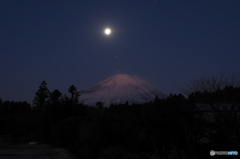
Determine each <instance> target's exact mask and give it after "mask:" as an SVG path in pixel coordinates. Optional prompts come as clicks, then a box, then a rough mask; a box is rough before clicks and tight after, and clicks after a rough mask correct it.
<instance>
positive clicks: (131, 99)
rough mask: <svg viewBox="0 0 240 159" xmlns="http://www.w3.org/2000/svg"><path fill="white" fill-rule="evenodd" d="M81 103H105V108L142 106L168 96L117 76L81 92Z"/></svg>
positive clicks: (127, 76) (137, 82)
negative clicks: (127, 105)
mask: <svg viewBox="0 0 240 159" xmlns="http://www.w3.org/2000/svg"><path fill="white" fill-rule="evenodd" d="M80 93H81V96H80V102H82V103H84V104H86V105H90V106H95V104H96V102H99V101H101V102H103V103H104V106H109V105H110V104H111V103H114V104H119V103H122V104H123V103H125V102H126V101H128V103H129V104H133V103H136V104H140V103H145V102H149V101H153V100H154V98H155V97H156V95H157V96H158V97H159V98H164V97H167V96H168V94H167V93H165V92H163V91H161V90H159V89H157V88H156V87H154V86H153V85H151V84H149V83H147V82H145V81H143V80H141V79H140V78H137V77H135V76H131V75H127V74H117V75H114V76H112V77H110V78H107V79H106V80H104V81H102V82H100V83H98V84H97V85H95V86H93V87H92V88H90V89H88V90H85V91H81V92H80Z"/></svg>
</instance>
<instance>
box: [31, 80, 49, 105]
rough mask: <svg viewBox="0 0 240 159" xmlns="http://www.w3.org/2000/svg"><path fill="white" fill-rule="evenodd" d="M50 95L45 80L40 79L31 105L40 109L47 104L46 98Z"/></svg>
mask: <svg viewBox="0 0 240 159" xmlns="http://www.w3.org/2000/svg"><path fill="white" fill-rule="evenodd" d="M49 97H50V91H49V90H48V88H47V82H45V81H42V83H41V85H40V86H39V89H38V91H37V92H36V93H35V97H34V99H33V106H35V107H36V108H39V109H42V108H44V106H45V105H46V104H47V100H48V99H49Z"/></svg>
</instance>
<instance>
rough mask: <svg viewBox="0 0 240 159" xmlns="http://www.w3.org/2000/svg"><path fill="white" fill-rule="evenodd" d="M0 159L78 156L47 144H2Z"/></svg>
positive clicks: (59, 158)
mask: <svg viewBox="0 0 240 159" xmlns="http://www.w3.org/2000/svg"><path fill="white" fill-rule="evenodd" d="M0 159H77V157H76V156H75V155H74V154H72V153H70V152H69V151H67V150H64V149H62V148H54V147H51V146H49V145H46V144H39V145H27V144H19V145H3V144H1V146H0Z"/></svg>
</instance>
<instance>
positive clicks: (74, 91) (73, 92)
mask: <svg viewBox="0 0 240 159" xmlns="http://www.w3.org/2000/svg"><path fill="white" fill-rule="evenodd" d="M68 93H70V94H71V101H72V102H75V103H78V97H79V96H80V92H78V91H77V87H75V86H74V85H71V86H70V87H69V88H68Z"/></svg>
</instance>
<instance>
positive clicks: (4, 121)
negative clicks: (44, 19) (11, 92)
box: [0, 81, 240, 159]
mask: <svg viewBox="0 0 240 159" xmlns="http://www.w3.org/2000/svg"><path fill="white" fill-rule="evenodd" d="M68 92H69V96H67V95H62V93H61V92H60V91H59V90H54V91H52V92H51V91H49V90H48V88H47V83H46V82H45V81H43V82H42V83H41V85H40V87H39V89H38V91H37V92H36V95H35V98H34V100H33V107H31V106H30V104H28V103H27V102H10V101H2V100H0V125H1V127H0V135H2V136H9V139H8V140H7V141H8V142H10V141H11V142H26V143H28V142H30V141H38V142H45V143H49V144H51V145H55V146H60V147H63V148H66V149H68V150H71V151H72V152H74V153H76V154H78V156H79V157H80V158H83V159H103V158H104V159H115V158H116V159H128V158H129V159H130V158H131V159H135V158H136V159H147V158H149V159H150V158H152V157H151V156H155V158H165V159H167V158H171V157H173V156H176V158H179V159H185V158H188V159H201V158H206V157H210V155H209V152H210V150H216V151H229V150H232V151H237V150H239V148H240V144H239V143H240V120H239V118H240V114H239V106H240V87H233V86H225V87H224V88H221V89H217V90H216V91H204V92H203V91H195V92H192V93H191V94H190V95H189V96H188V98H185V97H184V96H183V95H181V94H178V95H173V94H171V95H170V96H169V97H168V98H167V99H159V98H157V97H156V98H155V100H154V101H153V102H150V103H145V104H141V105H140V104H139V105H137V104H133V105H129V104H128V102H127V101H126V103H125V104H120V105H111V106H110V107H108V108H107V107H104V103H101V102H98V103H96V107H88V106H85V105H83V104H81V103H79V102H78V97H79V96H80V93H79V92H78V91H77V88H76V87H75V86H74V85H72V86H70V87H69V89H68ZM79 98H81V97H79Z"/></svg>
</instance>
